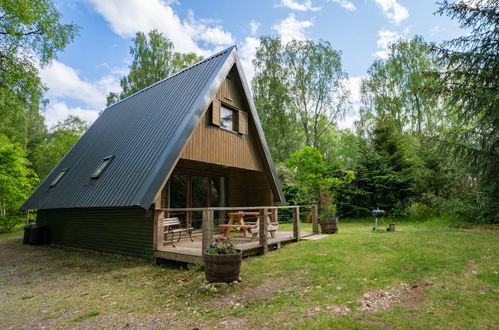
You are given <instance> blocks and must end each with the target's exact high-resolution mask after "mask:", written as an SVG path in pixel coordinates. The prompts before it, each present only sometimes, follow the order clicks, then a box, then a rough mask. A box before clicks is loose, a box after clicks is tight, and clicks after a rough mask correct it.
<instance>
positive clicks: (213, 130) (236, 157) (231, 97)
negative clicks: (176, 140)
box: [180, 75, 264, 171]
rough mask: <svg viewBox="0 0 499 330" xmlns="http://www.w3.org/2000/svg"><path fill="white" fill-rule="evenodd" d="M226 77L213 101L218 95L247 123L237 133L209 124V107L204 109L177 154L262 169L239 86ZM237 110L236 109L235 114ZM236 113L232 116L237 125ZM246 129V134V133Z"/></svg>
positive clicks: (233, 79) (254, 136) (246, 167)
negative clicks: (191, 132) (245, 127)
mask: <svg viewBox="0 0 499 330" xmlns="http://www.w3.org/2000/svg"><path fill="white" fill-rule="evenodd" d="M233 76H234V78H232V79H226V80H225V81H224V82H223V83H222V86H221V87H220V89H219V91H218V93H217V96H216V97H215V102H217V99H219V100H220V101H221V102H222V103H224V104H229V105H230V106H232V107H234V108H236V109H238V110H239V111H240V112H244V113H245V115H241V116H242V118H241V120H242V121H243V122H247V123H248V130H247V131H246V130H245V132H244V133H245V134H239V133H237V132H232V131H228V130H225V129H223V128H220V127H217V126H214V125H212V121H213V120H212V113H211V107H209V108H208V109H207V111H206V112H205V113H204V115H203V117H202V118H201V120H200V122H199V124H198V126H197V127H196V129H195V130H194V132H193V134H192V135H191V137H190V138H189V141H188V142H187V144H186V146H185V147H184V150H183V152H182V154H181V156H180V158H183V159H188V160H195V161H200V162H204V163H212V164H218V165H224V166H231V167H237V168H243V169H249V170H256V171H263V170H264V167H263V165H262V161H261V157H264V156H263V154H261V152H260V149H261V148H260V147H259V145H258V144H257V141H256V139H257V133H256V128H255V126H254V124H253V121H252V120H251V119H250V118H247V117H250V116H248V115H247V114H248V107H247V105H246V103H245V102H244V97H243V95H242V90H241V88H240V87H238V85H237V84H238V83H239V84H240V82H238V79H236V78H235V77H236V76H237V75H233ZM237 113H238V112H237V111H236V112H235V114H237ZM239 117H240V116H237V115H236V118H234V121H235V124H236V126H237V124H238V120H239ZM246 133H247V134H246Z"/></svg>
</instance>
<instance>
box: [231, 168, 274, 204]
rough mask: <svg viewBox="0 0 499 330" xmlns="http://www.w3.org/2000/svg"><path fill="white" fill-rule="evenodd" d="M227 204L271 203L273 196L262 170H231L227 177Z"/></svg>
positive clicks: (272, 202)
mask: <svg viewBox="0 0 499 330" xmlns="http://www.w3.org/2000/svg"><path fill="white" fill-rule="evenodd" d="M227 191H228V206H260V205H273V204H274V198H273V194H272V189H271V188H270V184H269V181H268V180H267V176H266V175H265V173H264V172H253V171H245V172H232V173H230V176H229V178H228V187H227Z"/></svg>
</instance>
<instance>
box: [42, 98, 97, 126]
mask: <svg viewBox="0 0 499 330" xmlns="http://www.w3.org/2000/svg"><path fill="white" fill-rule="evenodd" d="M43 115H44V116H45V120H46V123H47V126H48V127H53V126H54V125H56V124H57V123H58V122H59V121H63V120H64V119H66V118H67V117H68V116H69V115H73V116H78V117H79V118H80V119H82V120H84V121H86V122H87V123H88V124H92V123H93V122H94V121H95V120H96V119H97V117H99V110H96V109H82V108H80V107H76V108H69V107H68V106H67V105H66V104H65V103H63V102H57V103H54V104H51V103H49V105H48V107H47V109H46V110H45V111H44V112H43Z"/></svg>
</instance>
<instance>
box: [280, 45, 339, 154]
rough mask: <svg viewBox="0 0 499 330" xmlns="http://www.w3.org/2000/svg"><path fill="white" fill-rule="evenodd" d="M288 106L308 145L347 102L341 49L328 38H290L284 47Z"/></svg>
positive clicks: (324, 130) (322, 132)
mask: <svg viewBox="0 0 499 330" xmlns="http://www.w3.org/2000/svg"><path fill="white" fill-rule="evenodd" d="M284 59H285V61H286V66H287V68H288V71H287V72H288V77H287V84H288V86H289V93H290V101H291V103H290V105H291V110H292V111H294V112H295V113H296V114H297V118H298V119H299V120H300V123H301V125H302V130H303V134H304V136H305V144H306V145H307V146H312V147H317V146H318V144H319V139H320V137H321V136H322V135H323V134H324V133H325V132H326V131H327V129H328V128H329V127H330V126H331V125H332V124H333V123H334V122H335V120H337V119H339V118H341V117H342V116H343V114H344V112H345V110H346V105H347V104H348V95H349V94H348V92H347V89H346V88H345V86H344V85H343V82H344V79H345V78H346V77H347V76H346V73H345V72H343V69H342V66H341V53H340V52H339V51H337V50H335V49H333V47H332V46H331V44H330V43H329V42H327V41H324V40H321V41H319V42H314V41H311V40H304V41H298V40H293V41H291V42H290V43H288V44H287V45H286V47H285V52H284Z"/></svg>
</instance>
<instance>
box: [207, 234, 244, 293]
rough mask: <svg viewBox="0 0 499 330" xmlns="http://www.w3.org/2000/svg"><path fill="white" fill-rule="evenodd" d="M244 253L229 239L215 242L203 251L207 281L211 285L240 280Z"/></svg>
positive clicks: (215, 240)
mask: <svg viewBox="0 0 499 330" xmlns="http://www.w3.org/2000/svg"><path fill="white" fill-rule="evenodd" d="M242 256H243V254H242V252H241V250H240V249H237V248H236V243H235V242H233V241H232V240H231V239H230V238H228V237H223V236H221V237H219V238H216V239H214V240H213V242H212V243H211V245H210V247H209V248H208V249H206V250H205V251H203V265H204V274H205V277H206V280H207V281H208V282H210V283H214V282H215V283H220V282H225V283H230V282H234V281H237V280H238V279H239V271H240V269H241V259H242Z"/></svg>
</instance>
